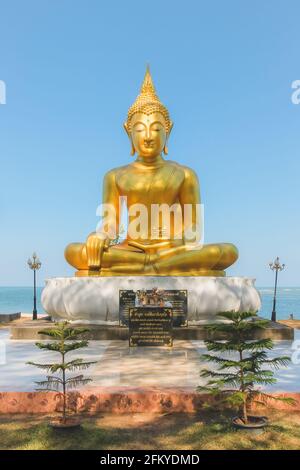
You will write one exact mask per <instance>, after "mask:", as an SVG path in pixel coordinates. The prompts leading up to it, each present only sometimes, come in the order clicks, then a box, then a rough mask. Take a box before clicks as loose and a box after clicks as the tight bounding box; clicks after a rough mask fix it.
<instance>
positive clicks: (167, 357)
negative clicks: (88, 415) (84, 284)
mask: <svg viewBox="0 0 300 470" xmlns="http://www.w3.org/2000/svg"><path fill="white" fill-rule="evenodd" d="M295 340H298V341H299V346H300V331H297V330H295ZM292 347H293V342H292V341H276V342H275V348H274V350H273V351H271V352H270V356H271V357H274V356H277V355H287V356H291V355H292V354H293V352H295V350H293V349H292ZM294 347H295V343H294ZM204 352H206V350H205V345H204V342H203V341H179V340H176V341H175V342H174V347H173V348H172V349H168V348H129V347H128V343H127V341H90V343H89V347H88V348H86V349H84V350H80V351H75V352H74V353H70V356H69V357H70V358H71V357H72V356H73V357H82V358H84V359H85V360H91V361H97V363H96V364H94V365H93V366H91V367H90V368H89V369H88V370H86V371H84V375H86V376H89V377H91V378H92V379H93V382H92V383H91V384H90V385H88V388H89V389H92V388H93V387H95V388H97V387H158V388H164V387H165V388H170V387H189V388H196V387H197V385H199V384H200V383H203V380H202V379H201V380H200V378H199V371H200V369H201V368H202V367H205V366H206V365H205V364H204V363H203V362H202V361H201V360H200V355H201V354H203V353H204ZM56 358H58V355H56V354H55V353H50V352H48V351H41V350H40V349H38V348H37V347H36V346H35V341H29V340H27V341H18V340H10V339H9V330H8V329H6V328H3V329H1V330H0V392H4V391H7V392H13V391H26V392H27V391H28V392H30V391H33V390H34V389H35V383H34V382H35V381H36V380H42V379H43V378H44V377H45V373H43V371H41V370H40V369H38V368H36V367H33V366H30V365H27V364H26V362H27V361H34V362H41V363H47V362H52V361H53V360H54V361H55V360H56ZM299 362H300V354H299ZM209 367H211V365H209ZM275 376H276V378H277V379H278V382H277V384H276V385H275V386H273V387H272V388H270V390H272V391H273V392H299V391H300V364H296V363H291V364H290V365H289V366H288V367H287V368H284V369H280V370H278V371H276V373H275Z"/></svg>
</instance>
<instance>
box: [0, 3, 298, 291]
mask: <svg viewBox="0 0 300 470" xmlns="http://www.w3.org/2000/svg"><path fill="white" fill-rule="evenodd" d="M0 12H1V27H0V80H3V81H5V83H6V87H7V103H6V105H0V227H1V230H0V243H1V249H0V256H1V269H0V285H30V284H31V281H32V278H31V273H30V272H29V270H28V269H27V266H26V260H27V258H28V256H29V255H30V254H31V253H32V251H33V250H36V251H37V252H38V254H39V256H40V258H41V260H42V262H43V267H42V269H41V272H40V274H39V276H40V277H39V284H41V285H42V284H43V281H44V278H46V277H51V276H66V275H72V273H73V270H72V268H71V267H69V266H68V265H67V264H66V262H65V261H64V257H63V251H64V247H65V246H66V244H68V243H69V242H71V241H81V240H85V238H86V236H87V235H88V234H89V233H90V232H91V231H93V230H94V228H95V225H96V223H97V218H96V207H97V205H98V204H99V203H100V202H101V185H102V178H103V175H104V173H105V172H106V171H107V170H108V169H110V168H112V167H115V166H119V165H123V164H126V163H127V162H129V161H130V159H131V158H132V157H130V147H129V143H128V140H127V136H126V135H125V132H124V130H123V127H122V124H123V121H124V119H125V117H126V112H127V110H128V107H129V106H130V105H131V103H132V102H133V100H134V99H135V97H136V95H137V93H138V90H139V87H140V84H141V81H142V79H143V75H144V71H145V65H146V63H147V62H149V63H150V66H151V71H152V75H153V79H154V82H155V84H156V88H157V91H158V94H159V96H160V98H161V99H162V101H163V102H164V103H165V104H166V105H167V106H168V108H169V111H170V113H171V116H172V119H173V121H174V123H175V125H174V129H173V133H172V136H171V138H170V142H169V158H170V159H174V160H177V161H178V162H181V163H183V164H185V165H188V166H191V167H192V168H194V169H195V170H196V171H197V173H198V175H199V179H200V184H201V195H202V202H203V203H204V205H205V241H206V242H221V241H230V242H232V243H235V244H236V245H237V246H238V248H239V250H240V259H239V261H238V262H237V263H236V264H235V265H234V266H233V267H232V268H231V269H229V270H228V274H231V275H242V276H252V277H256V278H257V284H258V285H270V284H272V283H273V274H272V272H271V271H270V270H269V268H268V262H269V261H270V260H272V259H274V258H275V256H277V255H279V256H280V258H281V259H282V261H284V262H285V263H286V264H287V268H286V270H285V271H284V272H282V273H281V275H280V282H281V285H300V282H299V274H298V271H299V266H300V250H299V245H300V221H299V201H300V185H299V173H300V163H299V146H300V142H299V124H300V105H298V106H297V105H294V104H292V101H291V94H292V88H291V84H292V82H293V81H294V80H297V79H300V68H299V40H300V30H299V15H300V5H299V2H297V1H289V2H284V1H274V0H273V1H270V0H265V1H263V2H262V1H252V2H241V1H232V0H227V1H226V2H224V1H222V0H219V1H213V2H209V1H205V2H204V1H199V0H197V1H196V0H195V1H191V0H186V1H185V2H177V1H174V0H173V1H170V0H164V1H163V2H162V1H157V0H152V1H151V2H141V1H131V0H128V1H127V2H124V1H114V2H104V1H100V0H98V1H94V0H89V1H85V2H83V1H69V0H62V1H59V0H51V1H50V0H49V1H46V0H26V2H21V1H15V0H9V1H8V0H7V1H3V0H1V1H0Z"/></svg>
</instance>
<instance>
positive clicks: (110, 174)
mask: <svg viewBox="0 0 300 470" xmlns="http://www.w3.org/2000/svg"><path fill="white" fill-rule="evenodd" d="M130 169H131V164H130V163H129V164H127V165H123V166H118V167H116V168H112V169H111V170H109V171H107V172H106V173H105V175H104V178H105V179H115V178H116V177H117V176H119V175H122V174H123V173H126V172H128V171H130Z"/></svg>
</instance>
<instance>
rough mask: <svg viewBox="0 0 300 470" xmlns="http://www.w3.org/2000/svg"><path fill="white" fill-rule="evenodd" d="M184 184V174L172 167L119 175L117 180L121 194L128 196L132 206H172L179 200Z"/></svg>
mask: <svg viewBox="0 0 300 470" xmlns="http://www.w3.org/2000/svg"><path fill="white" fill-rule="evenodd" d="M182 182H183V175H182V172H180V171H178V170H177V169H176V168H172V167H167V168H160V169H158V170H154V171H145V172H137V171H134V170H133V171H128V172H126V173H125V172H124V173H123V174H121V175H118V177H117V180H116V183H117V187H118V190H119V194H120V195H121V196H126V197H127V198H128V202H129V203H130V204H132V203H135V202H139V203H144V204H149V203H163V202H165V203H168V204H172V203H174V202H175V201H176V200H177V199H178V195H179V190H180V187H181V185H182Z"/></svg>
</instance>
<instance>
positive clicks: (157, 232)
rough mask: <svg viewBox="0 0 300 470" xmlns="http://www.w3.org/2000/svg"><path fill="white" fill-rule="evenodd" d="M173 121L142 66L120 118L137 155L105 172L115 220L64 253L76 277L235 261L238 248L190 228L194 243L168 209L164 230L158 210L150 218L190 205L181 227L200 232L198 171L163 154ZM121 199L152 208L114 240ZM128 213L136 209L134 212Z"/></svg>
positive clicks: (201, 271)
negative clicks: (136, 228)
mask: <svg viewBox="0 0 300 470" xmlns="http://www.w3.org/2000/svg"><path fill="white" fill-rule="evenodd" d="M172 126H173V124H172V121H171V120H170V117H169V113H168V110H167V109H166V107H165V106H164V105H163V104H162V103H161V102H160V100H159V98H158V96H157V94H156V91H155V88H154V85H153V82H152V78H151V75H150V71H149V68H147V71H146V75H145V78H144V82H143V84H142V87H141V91H140V94H139V96H138V97H137V99H136V101H135V102H134V104H133V105H132V106H131V107H130V109H129V112H128V117H127V121H126V123H125V124H124V127H125V130H126V132H127V134H128V136H129V139H130V142H131V148H132V150H131V155H132V156H134V155H135V154H136V153H137V158H136V159H135V160H134V162H132V163H129V164H128V165H125V166H122V167H119V168H115V169H113V170H111V171H109V172H108V173H107V174H106V175H105V177H104V182H103V203H104V205H105V206H111V207H112V208H113V211H112V213H113V214H114V219H115V220H112V219H113V217H112V216H111V218H110V216H108V217H107V218H106V222H105V224H104V223H103V225H102V226H100V228H99V229H98V230H97V231H96V232H93V233H91V234H90V235H89V236H88V237H87V240H86V242H85V243H72V244H70V245H68V246H67V248H66V250H65V258H66V260H67V261H68V263H69V264H71V265H72V266H74V267H75V268H76V269H77V270H78V271H77V272H76V276H125V275H136V276H139V275H140V276H151V275H152V276H153V275H154V276H225V271H224V270H225V269H226V268H228V267H229V266H230V265H232V264H233V263H234V262H235V261H236V260H237V258H238V250H237V248H236V247H235V246H234V245H232V244H230V243H219V244H208V245H201V244H197V243H196V244H195V240H198V239H199V237H198V238H197V236H196V235H197V234H198V233H196V235H195V233H194V232H193V233H194V235H193V236H192V237H191V239H193V240H192V241H194V243H193V242H191V239H189V240H188V241H187V239H186V237H185V234H186V232H185V231H183V230H182V228H181V229H178V228H176V226H175V225H176V224H175V218H176V217H175V215H174V213H173V212H172V211H171V213H170V217H169V226H168V230H164V229H165V226H164V225H163V223H162V221H161V216H159V217H158V218H156V219H155V224H154V222H153V220H152V219H151V217H150V215H151V214H152V209H153V207H157V206H161V205H164V206H165V207H166V206H167V207H170V208H171V207H173V206H174V205H177V206H178V207H179V209H182V212H181V214H183V212H184V209H185V207H186V206H188V205H189V206H190V207H191V212H190V217H189V221H188V222H187V221H186V220H184V218H185V216H184V215H182V222H183V226H184V227H185V228H186V227H187V226H188V228H190V229H192V228H193V229H194V230H196V232H197V230H198V231H199V225H198V224H197V223H196V215H197V211H196V208H197V207H198V206H199V204H200V191H199V183H198V178H197V175H196V174H195V172H194V171H193V170H191V169H190V168H188V167H186V166H183V165H180V164H179V163H177V162H174V161H170V160H167V159H165V158H163V156H162V153H164V154H165V155H167V153H168V150H167V142H168V138H169V136H170V132H171V130H172ZM120 198H123V199H124V198H125V199H126V205H127V209H129V210H130V208H131V207H133V206H136V205H141V204H142V205H143V207H145V208H146V210H147V211H148V213H149V215H147V216H146V222H145V224H144V228H142V229H141V231H140V232H139V235H138V236H135V237H133V236H132V235H131V234H130V233H129V231H128V232H127V235H126V238H125V240H123V241H122V242H119V243H118V242H117V243H112V239H116V238H117V240H118V237H119V233H120V219H121V205H120ZM133 212H134V214H135V215H136V211H133ZM129 219H130V220H131V221H132V220H134V216H133V215H132V214H131V215H130V216H129ZM113 228H114V229H113ZM166 232H167V236H166ZM179 232H180V233H179ZM111 233H114V235H110V234H111ZM180 235H182V236H180Z"/></svg>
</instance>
